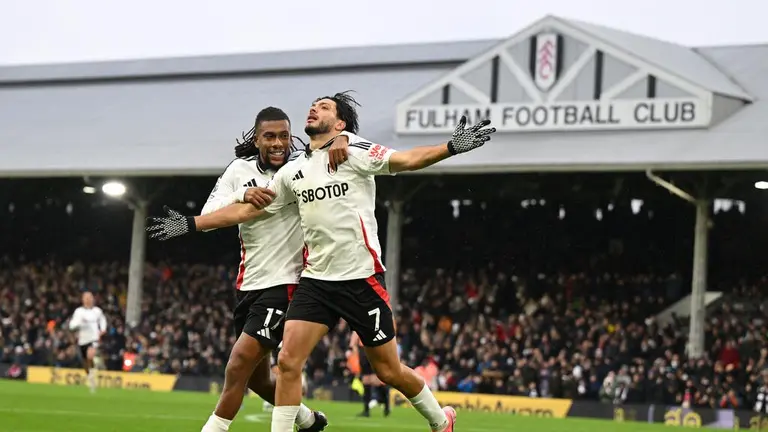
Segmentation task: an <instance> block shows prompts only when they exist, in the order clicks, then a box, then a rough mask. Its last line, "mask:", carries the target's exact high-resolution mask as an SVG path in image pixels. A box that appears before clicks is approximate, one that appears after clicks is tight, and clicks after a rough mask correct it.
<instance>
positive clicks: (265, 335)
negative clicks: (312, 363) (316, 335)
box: [147, 107, 346, 432]
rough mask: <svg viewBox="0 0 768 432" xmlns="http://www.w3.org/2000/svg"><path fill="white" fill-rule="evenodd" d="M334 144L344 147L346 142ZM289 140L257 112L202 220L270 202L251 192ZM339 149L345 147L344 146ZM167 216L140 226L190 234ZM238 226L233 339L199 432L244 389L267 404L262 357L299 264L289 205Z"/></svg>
mask: <svg viewBox="0 0 768 432" xmlns="http://www.w3.org/2000/svg"><path fill="white" fill-rule="evenodd" d="M339 142H340V143H341V142H344V143H346V140H339ZM291 143H292V135H291V124H290V121H289V119H288V116H287V115H286V114H285V112H283V111H282V110H280V109H278V108H275V107H268V108H265V109H263V110H261V112H259V114H258V115H257V116H256V121H255V124H254V127H253V129H251V131H249V133H248V134H244V136H243V142H241V143H239V145H238V146H237V147H236V148H235V156H237V159H235V160H233V161H232V162H231V163H230V164H229V166H227V168H226V170H225V171H224V173H223V174H222V175H221V176H220V177H219V179H218V181H217V182H216V186H214V188H213V191H212V192H211V194H210V196H209V197H208V201H207V202H206V203H205V205H204V206H203V210H202V215H207V214H210V213H213V212H215V211H217V210H219V209H221V208H224V207H226V206H228V205H230V204H232V203H234V202H238V201H242V200H243V199H244V194H245V193H246V191H248V190H249V189H250V193H249V195H248V196H249V197H250V198H253V199H257V200H259V199H260V200H261V201H260V202H262V203H264V204H266V202H267V201H268V200H271V197H269V196H266V195H259V194H260V193H262V192H260V191H259V190H258V189H253V188H255V187H256V186H266V185H267V184H268V183H269V181H270V180H271V179H272V177H273V176H274V175H275V173H276V172H278V170H279V169H280V168H281V167H282V166H283V165H284V164H285V163H286V162H287V161H288V159H289V155H290V151H291ZM340 147H342V148H341V150H345V148H346V144H345V145H340ZM343 153H344V152H337V154H339V155H342V154H343ZM341 162H343V158H342V159H341V160H339V163H341ZM253 194H255V195H253ZM166 211H167V212H168V213H169V216H170V217H166V218H151V221H150V224H149V225H148V227H147V231H149V232H150V238H156V239H160V240H165V239H167V238H170V237H173V235H170V231H173V232H177V231H179V230H190V229H191V230H192V231H194V229H193V228H191V227H190V225H191V224H194V219H193V218H192V217H184V216H181V215H180V214H179V213H176V212H174V211H172V210H169V209H167V210H166ZM175 215H178V217H180V218H182V219H180V220H181V221H182V222H183V223H181V224H180V225H178V226H175V225H174V221H179V219H178V218H177V219H174V216H175ZM239 228H240V229H239V231H240V257H241V261H240V266H239V269H238V275H237V280H236V289H237V292H236V306H235V309H234V313H233V315H234V316H233V318H234V324H235V334H236V335H237V337H238V339H237V341H236V342H235V345H234V347H232V352H231V354H230V357H229V361H228V362H227V367H226V370H225V379H224V388H223V390H222V393H221V397H220V398H219V403H218V404H217V405H216V409H215V411H214V412H213V414H212V415H211V416H210V417H209V418H208V421H207V423H206V424H205V425H204V426H203V428H202V432H223V431H227V430H228V429H229V426H230V424H231V422H232V420H233V419H234V418H235V415H236V414H237V412H238V411H239V409H240V406H241V405H242V402H243V397H244V395H245V390H246V387H247V388H250V389H251V390H252V391H253V392H254V393H256V394H258V395H259V396H261V398H262V399H264V400H265V402H268V403H274V398H275V383H274V381H272V380H271V378H270V359H269V356H270V354H271V352H272V351H273V350H275V349H276V348H277V347H278V346H279V344H280V342H282V339H283V326H284V318H285V312H286V310H287V309H288V303H289V301H290V298H291V296H292V294H293V290H294V289H295V288H296V284H297V283H298V280H299V275H300V274H301V269H302V268H303V266H304V255H303V254H304V242H303V240H302V234H301V227H300V223H299V214H298V210H297V209H296V207H295V206H294V207H293V208H286V209H285V211H282V212H280V213H276V214H274V215H266V216H265V217H261V218H256V219H253V220H249V221H247V222H244V223H242V224H240V226H239ZM327 424H328V420H327V419H326V418H325V415H324V414H323V413H320V412H313V411H311V410H310V409H309V408H307V407H306V406H304V405H302V406H301V407H300V411H299V414H298V415H297V417H296V425H297V426H298V427H299V431H303V432H315V431H322V430H323V429H324V428H325V426H326V425H327Z"/></svg>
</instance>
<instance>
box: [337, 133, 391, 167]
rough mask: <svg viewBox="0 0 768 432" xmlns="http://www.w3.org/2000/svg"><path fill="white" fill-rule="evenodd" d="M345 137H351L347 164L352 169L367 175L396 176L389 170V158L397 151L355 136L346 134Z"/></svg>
mask: <svg viewBox="0 0 768 432" xmlns="http://www.w3.org/2000/svg"><path fill="white" fill-rule="evenodd" d="M344 135H346V136H348V137H349V159H348V160H347V163H349V165H350V166H351V167H352V169H354V170H355V171H357V172H359V173H361V174H365V175H394V173H392V172H390V170H389V158H391V157H392V155H393V154H394V153H395V151H396V150H393V149H391V148H388V147H385V146H383V145H381V144H374V143H372V142H370V141H368V140H366V139H365V138H362V137H359V136H357V135H355V134H351V133H348V132H345V133H344Z"/></svg>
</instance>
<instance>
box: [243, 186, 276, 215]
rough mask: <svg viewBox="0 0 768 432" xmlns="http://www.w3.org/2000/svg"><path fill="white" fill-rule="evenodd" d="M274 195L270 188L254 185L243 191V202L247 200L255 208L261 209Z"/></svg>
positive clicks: (268, 203) (270, 201)
mask: <svg viewBox="0 0 768 432" xmlns="http://www.w3.org/2000/svg"><path fill="white" fill-rule="evenodd" d="M274 197H275V193H274V192H273V191H272V190H270V189H267V188H262V187H254V188H248V189H247V190H246V191H245V194H243V202H247V203H249V204H252V205H253V206H254V207H256V208H257V209H259V210H263V209H264V207H266V206H268V205H270V204H271V203H272V199H274Z"/></svg>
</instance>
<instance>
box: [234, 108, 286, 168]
mask: <svg viewBox="0 0 768 432" xmlns="http://www.w3.org/2000/svg"><path fill="white" fill-rule="evenodd" d="M280 120H286V121H287V122H288V124H289V125H290V124H291V119H290V118H288V114H286V113H285V111H283V110H281V109H280V108H275V107H266V108H264V109H263V110H261V111H259V113H258V114H257V115H256V121H255V122H254V124H253V127H252V128H251V130H249V131H248V132H243V134H242V141H241V140H240V139H239V138H235V142H236V143H237V145H236V146H235V157H238V158H246V157H251V156H256V155H258V154H259V148H258V147H256V137H257V136H258V132H259V126H261V123H262V122H265V121H280Z"/></svg>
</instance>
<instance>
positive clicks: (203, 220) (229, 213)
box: [193, 203, 265, 231]
mask: <svg viewBox="0 0 768 432" xmlns="http://www.w3.org/2000/svg"><path fill="white" fill-rule="evenodd" d="M264 213H265V212H264V210H259V209H257V208H256V207H254V206H253V205H251V204H247V203H235V204H230V205H228V206H226V207H224V208H221V209H218V210H216V211H214V212H211V213H207V214H202V215H200V216H194V217H193V220H194V226H195V231H208V230H212V229H217V228H226V227H230V226H235V225H238V224H241V223H243V222H247V221H249V220H251V219H255V218H257V217H259V216H261V215H263V214H264Z"/></svg>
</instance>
